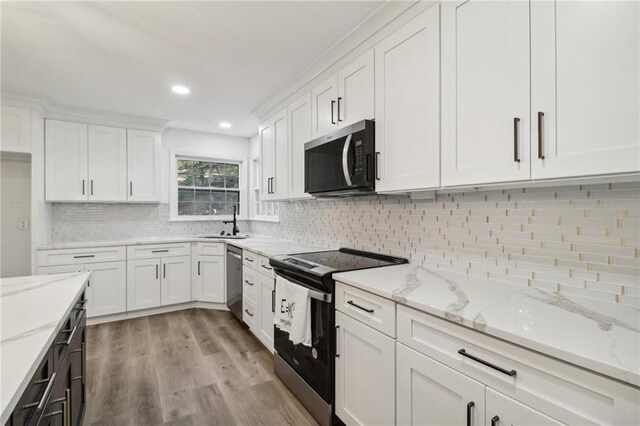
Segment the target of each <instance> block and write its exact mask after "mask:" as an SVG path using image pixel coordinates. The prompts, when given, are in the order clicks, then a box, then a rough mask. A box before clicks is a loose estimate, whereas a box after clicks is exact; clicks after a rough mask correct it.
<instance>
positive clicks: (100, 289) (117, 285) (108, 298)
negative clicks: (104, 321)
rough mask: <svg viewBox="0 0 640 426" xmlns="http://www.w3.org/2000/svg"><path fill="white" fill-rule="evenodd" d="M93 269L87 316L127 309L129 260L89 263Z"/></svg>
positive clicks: (87, 266)
mask: <svg viewBox="0 0 640 426" xmlns="http://www.w3.org/2000/svg"><path fill="white" fill-rule="evenodd" d="M85 269H86V270H87V271H91V281H90V285H89V288H88V290H89V291H88V293H89V294H87V298H88V299H89V303H88V306H87V316H88V317H96V316H100V315H109V314H117V313H120V312H126V310H127V262H104V263H87V264H86V265H85Z"/></svg>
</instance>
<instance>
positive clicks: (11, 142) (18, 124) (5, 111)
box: [0, 106, 31, 154]
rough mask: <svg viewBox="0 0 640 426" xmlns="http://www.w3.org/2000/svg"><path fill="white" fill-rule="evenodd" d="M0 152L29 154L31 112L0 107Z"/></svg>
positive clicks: (24, 109) (23, 109)
mask: <svg viewBox="0 0 640 426" xmlns="http://www.w3.org/2000/svg"><path fill="white" fill-rule="evenodd" d="M0 144H1V145H0V150H2V151H9V152H24V153H27V154H30V153H31V111H30V110H28V109H26V108H16V107H10V106H3V107H2V139H0Z"/></svg>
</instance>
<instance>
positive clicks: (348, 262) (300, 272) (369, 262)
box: [269, 248, 408, 425]
mask: <svg viewBox="0 0 640 426" xmlns="http://www.w3.org/2000/svg"><path fill="white" fill-rule="evenodd" d="M407 262H408V261H407V260H406V259H403V258H399V257H391V256H385V255H381V254H377V253H368V252H363V251H358V250H352V249H346V248H341V249H340V250H331V251H322V252H313V253H300V254H290V255H279V256H274V257H272V258H271V259H270V261H269V263H270V264H271V266H273V268H274V271H275V273H276V274H277V275H280V276H282V277H284V278H286V279H287V280H289V281H291V282H293V283H295V284H298V285H301V286H304V287H306V288H307V289H309V295H310V296H309V297H311V332H312V346H311V347H307V346H304V345H294V344H292V343H291V340H289V334H288V333H286V332H284V331H281V330H280V329H278V328H277V327H275V326H274V346H275V350H276V356H275V360H274V369H275V372H276V374H277V375H278V377H280V379H281V380H282V381H283V382H284V383H285V384H286V385H287V386H288V387H289V388H290V389H291V391H292V392H293V393H294V394H295V395H296V396H297V397H298V399H299V400H300V401H301V402H302V403H303V405H304V406H305V407H306V408H307V409H308V410H309V412H310V413H311V414H312V415H313V416H314V417H315V418H316V420H317V421H318V422H319V423H320V424H321V425H331V424H334V423H340V422H339V419H337V418H336V417H335V410H334V406H333V401H334V393H335V386H334V377H335V376H334V374H335V373H334V372H335V339H336V332H335V325H334V318H335V314H334V308H335V305H334V289H335V281H334V280H333V274H334V273H335V272H344V271H353V270H359V269H368V268H377V267H381V266H391V265H398V264H402V263H407ZM274 305H275V309H278V308H279V304H278V303H277V301H275V303H274Z"/></svg>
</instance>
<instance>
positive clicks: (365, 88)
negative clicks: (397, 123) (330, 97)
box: [336, 50, 374, 127]
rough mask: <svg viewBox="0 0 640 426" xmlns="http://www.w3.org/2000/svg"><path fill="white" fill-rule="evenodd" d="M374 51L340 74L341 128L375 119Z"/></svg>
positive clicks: (337, 104) (339, 105)
mask: <svg viewBox="0 0 640 426" xmlns="http://www.w3.org/2000/svg"><path fill="white" fill-rule="evenodd" d="M373 67H374V63H373V50H370V51H368V52H367V53H365V54H364V55H362V56H360V57H359V58H358V59H356V60H355V61H353V62H351V63H350V64H349V65H347V66H346V67H344V68H343V69H341V70H340V72H338V98H337V101H336V117H337V119H338V126H339V127H346V126H349V125H351V124H353V123H355V122H357V121H361V120H372V119H373V114H374V111H373V108H374V107H373V96H374V87H373V84H374V83H373V75H374V72H373Z"/></svg>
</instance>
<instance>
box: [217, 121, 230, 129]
mask: <svg viewBox="0 0 640 426" xmlns="http://www.w3.org/2000/svg"><path fill="white" fill-rule="evenodd" d="M219 126H220V127H222V128H223V129H229V128H231V123H229V122H227V121H223V122H222V123H220V124H219Z"/></svg>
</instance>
